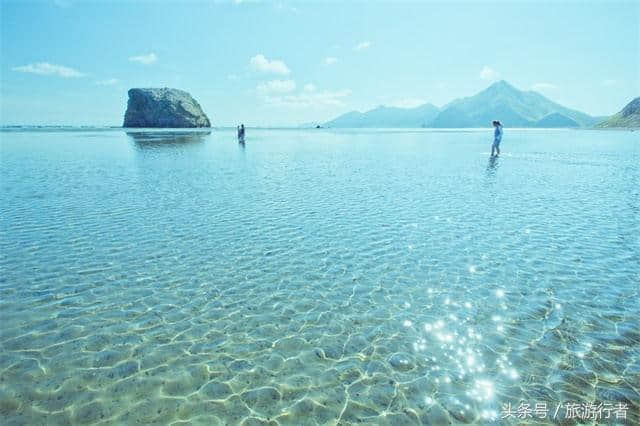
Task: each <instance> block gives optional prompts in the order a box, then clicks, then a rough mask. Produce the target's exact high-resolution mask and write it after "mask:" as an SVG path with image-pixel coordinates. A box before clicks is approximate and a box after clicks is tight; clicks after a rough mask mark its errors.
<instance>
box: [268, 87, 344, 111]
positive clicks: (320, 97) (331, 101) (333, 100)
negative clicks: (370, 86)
mask: <svg viewBox="0 0 640 426" xmlns="http://www.w3.org/2000/svg"><path fill="white" fill-rule="evenodd" d="M350 94H351V91H350V90H348V89H345V90H337V91H330V90H323V91H315V90H314V91H313V92H309V91H305V92H299V93H294V94H287V95H281V96H267V97H265V98H264V101H265V102H266V103H267V104H269V105H272V106H276V107H283V108H325V107H343V106H344V98H345V97H347V96H349V95H350Z"/></svg>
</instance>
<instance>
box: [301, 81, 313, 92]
mask: <svg viewBox="0 0 640 426" xmlns="http://www.w3.org/2000/svg"><path fill="white" fill-rule="evenodd" d="M303 89H304V91H305V92H315V90H316V86H314V85H313V84H311V83H307V84H305V85H304V88H303Z"/></svg>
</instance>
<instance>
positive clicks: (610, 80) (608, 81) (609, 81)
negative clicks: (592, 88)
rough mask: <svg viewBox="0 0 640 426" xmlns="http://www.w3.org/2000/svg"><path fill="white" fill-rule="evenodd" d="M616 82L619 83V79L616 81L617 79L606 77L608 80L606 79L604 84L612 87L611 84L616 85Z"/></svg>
mask: <svg viewBox="0 0 640 426" xmlns="http://www.w3.org/2000/svg"><path fill="white" fill-rule="evenodd" d="M616 83H617V81H616V80H612V79H606V80H604V81H603V82H602V85H603V86H606V87H611V86H615V85H616Z"/></svg>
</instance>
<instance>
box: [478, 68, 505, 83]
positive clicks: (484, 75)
mask: <svg viewBox="0 0 640 426" xmlns="http://www.w3.org/2000/svg"><path fill="white" fill-rule="evenodd" d="M499 75H500V74H499V73H498V72H497V71H496V70H494V69H493V68H491V67H490V66H487V65H485V66H484V67H482V70H481V71H480V78H481V79H483V80H495V79H497V78H498V76H499Z"/></svg>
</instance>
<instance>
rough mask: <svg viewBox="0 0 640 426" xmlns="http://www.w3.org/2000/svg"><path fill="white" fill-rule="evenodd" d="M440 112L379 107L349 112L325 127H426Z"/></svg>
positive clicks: (429, 108)
mask: <svg viewBox="0 0 640 426" xmlns="http://www.w3.org/2000/svg"><path fill="white" fill-rule="evenodd" d="M439 111H440V110H439V109H438V107H437V106H435V105H431V104H424V105H421V106H419V107H416V108H396V107H386V106H379V107H378V108H375V109H372V110H370V111H367V112H364V113H363V112H358V111H351V112H348V113H346V114H343V115H341V116H339V117H337V118H335V119H333V120H331V121H329V122H327V123H325V126H326V127H428V126H429V123H431V121H432V120H433V119H434V118H435V116H436V115H437V114H438V112H439Z"/></svg>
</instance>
